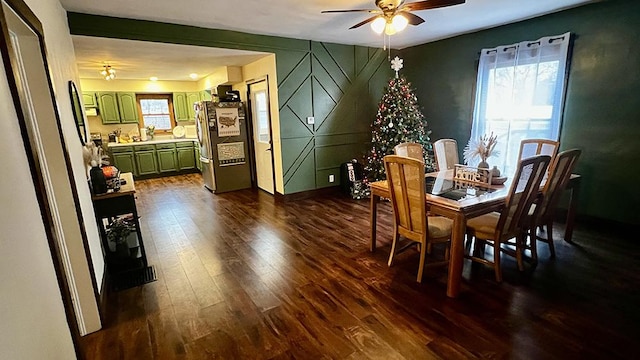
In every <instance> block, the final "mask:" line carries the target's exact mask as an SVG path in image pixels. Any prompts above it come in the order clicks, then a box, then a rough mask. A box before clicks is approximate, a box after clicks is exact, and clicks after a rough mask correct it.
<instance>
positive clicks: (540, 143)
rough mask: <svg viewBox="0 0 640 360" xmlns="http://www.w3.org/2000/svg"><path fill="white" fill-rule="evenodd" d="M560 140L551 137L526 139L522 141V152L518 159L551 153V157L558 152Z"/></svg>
mask: <svg viewBox="0 0 640 360" xmlns="http://www.w3.org/2000/svg"><path fill="white" fill-rule="evenodd" d="M559 146H560V143H559V142H558V141H554V140H549V139H524V140H522V141H521V142H520V153H519V154H518V160H522V159H526V158H528V157H532V156H535V155H549V156H551V159H553V158H555V157H556V154H557V153H558V147H559Z"/></svg>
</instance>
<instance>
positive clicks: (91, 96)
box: [82, 91, 98, 108]
mask: <svg viewBox="0 0 640 360" xmlns="http://www.w3.org/2000/svg"><path fill="white" fill-rule="evenodd" d="M82 104H84V107H85V108H94V107H97V106H98V102H97V101H96V93H95V92H93V91H92V92H88V91H83V92H82Z"/></svg>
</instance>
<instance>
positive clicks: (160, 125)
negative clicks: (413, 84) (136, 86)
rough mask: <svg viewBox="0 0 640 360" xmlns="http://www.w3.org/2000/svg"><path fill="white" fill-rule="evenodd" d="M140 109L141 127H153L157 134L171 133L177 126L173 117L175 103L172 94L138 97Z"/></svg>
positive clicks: (141, 95) (139, 95) (140, 95)
mask: <svg viewBox="0 0 640 360" xmlns="http://www.w3.org/2000/svg"><path fill="white" fill-rule="evenodd" d="M136 100H137V102H138V108H139V109H140V114H141V116H140V118H141V119H142V120H141V124H140V125H141V126H142V127H147V126H149V125H153V126H155V128H156V130H155V131H156V132H171V130H172V129H173V127H174V126H175V125H176V121H175V119H174V117H173V102H172V96H171V95H170V94H138V95H136Z"/></svg>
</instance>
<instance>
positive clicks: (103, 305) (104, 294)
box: [98, 264, 109, 329]
mask: <svg viewBox="0 0 640 360" xmlns="http://www.w3.org/2000/svg"><path fill="white" fill-rule="evenodd" d="M103 274H104V275H102V286H101V287H100V294H99V299H98V312H99V313H100V322H101V323H102V328H103V329H104V328H105V324H106V321H107V319H108V318H109V317H108V315H109V314H107V309H108V308H109V307H108V306H107V299H108V298H109V272H108V271H107V265H106V264H105V266H104V272H103Z"/></svg>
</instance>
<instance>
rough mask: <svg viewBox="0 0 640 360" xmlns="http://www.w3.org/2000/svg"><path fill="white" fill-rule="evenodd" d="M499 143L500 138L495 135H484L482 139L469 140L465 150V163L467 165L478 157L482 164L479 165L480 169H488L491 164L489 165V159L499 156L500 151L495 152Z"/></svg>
mask: <svg viewBox="0 0 640 360" xmlns="http://www.w3.org/2000/svg"><path fill="white" fill-rule="evenodd" d="M497 143H498V136H497V135H493V132H492V133H491V135H489V136H487V135H482V136H481V137H480V139H477V140H476V139H469V143H468V144H467V146H466V147H465V148H464V152H463V155H464V161H465V163H466V164H467V165H470V163H471V162H472V161H473V160H474V159H475V158H477V157H479V158H480V163H479V164H478V168H484V169H488V168H489V164H488V163H487V158H489V157H491V156H493V155H497V154H498V151H495V150H494V149H495V147H496V144H497Z"/></svg>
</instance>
